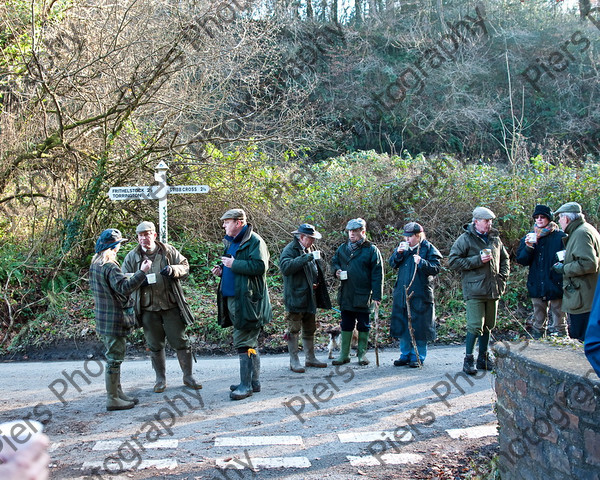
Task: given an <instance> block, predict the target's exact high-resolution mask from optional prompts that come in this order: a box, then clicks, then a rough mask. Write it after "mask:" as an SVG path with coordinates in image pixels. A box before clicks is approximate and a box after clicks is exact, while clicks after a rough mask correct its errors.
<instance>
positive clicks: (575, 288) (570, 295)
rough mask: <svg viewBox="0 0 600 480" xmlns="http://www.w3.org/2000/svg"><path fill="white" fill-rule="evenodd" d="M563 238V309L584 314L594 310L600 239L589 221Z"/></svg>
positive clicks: (572, 227)
mask: <svg viewBox="0 0 600 480" xmlns="http://www.w3.org/2000/svg"><path fill="white" fill-rule="evenodd" d="M565 233H566V234H567V235H568V237H565V238H563V242H565V245H566V252H565V262H564V264H565V269H564V273H563V290H564V292H563V302H562V309H563V311H565V312H567V313H573V314H580V313H588V312H589V311H591V310H592V302H593V300H594V292H595V290H596V283H597V282H598V268H599V267H600V235H599V234H598V232H597V230H596V229H595V228H594V227H593V226H592V225H590V224H589V223H587V222H586V221H585V220H583V219H581V218H578V219H576V220H573V221H572V222H571V223H569V225H567V228H566V229H565Z"/></svg>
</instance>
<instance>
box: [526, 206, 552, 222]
mask: <svg viewBox="0 0 600 480" xmlns="http://www.w3.org/2000/svg"><path fill="white" fill-rule="evenodd" d="M537 215H543V216H544V217H546V218H547V219H548V220H550V221H552V210H550V207H547V206H546V205H536V206H535V210H534V211H533V215H531V216H532V217H533V218H535V217H536V216H537Z"/></svg>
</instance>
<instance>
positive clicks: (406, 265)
mask: <svg viewBox="0 0 600 480" xmlns="http://www.w3.org/2000/svg"><path fill="white" fill-rule="evenodd" d="M403 234H404V241H403V242H401V243H400V245H399V246H398V247H397V248H396V249H394V251H393V253H392V255H391V257H390V259H389V263H390V266H391V267H392V268H394V269H398V277H397V278H396V283H395V285H394V303H393V306H392V316H391V318H390V335H391V336H392V337H394V338H397V339H398V340H399V341H400V358H399V359H398V360H395V361H394V365H395V366H397V367H400V366H402V365H408V366H409V367H411V368H416V367H419V366H420V365H422V364H423V362H425V357H426V356H427V342H428V341H433V340H435V337H436V333H435V305H434V296H433V279H434V277H435V276H436V275H437V274H438V273H440V261H441V259H442V254H441V253H440V252H439V250H438V249H437V248H435V247H434V246H433V244H432V243H430V242H429V241H428V240H426V239H425V232H424V231H423V227H422V226H421V225H420V224H418V223H417V222H409V223H407V224H406V225H405V226H404V232H403ZM407 293H408V295H407ZM409 312H410V316H409ZM409 320H410V322H409ZM411 329H412V331H411Z"/></svg>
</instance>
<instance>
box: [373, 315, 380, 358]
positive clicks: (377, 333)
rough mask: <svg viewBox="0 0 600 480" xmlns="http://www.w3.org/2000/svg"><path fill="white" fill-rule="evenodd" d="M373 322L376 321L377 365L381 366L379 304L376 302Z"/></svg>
mask: <svg viewBox="0 0 600 480" xmlns="http://www.w3.org/2000/svg"><path fill="white" fill-rule="evenodd" d="M373 322H374V323H375V365H377V366H379V304H378V303H376V304H375V311H374V313H373Z"/></svg>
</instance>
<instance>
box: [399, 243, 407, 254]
mask: <svg viewBox="0 0 600 480" xmlns="http://www.w3.org/2000/svg"><path fill="white" fill-rule="evenodd" d="M406 250H408V242H400V245H398V253H402V252H405V251H406Z"/></svg>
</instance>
